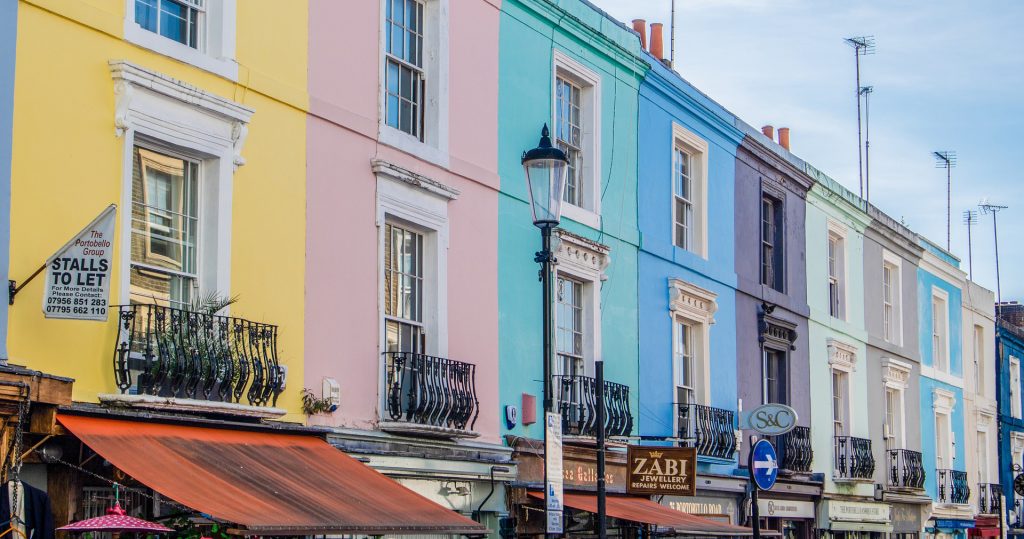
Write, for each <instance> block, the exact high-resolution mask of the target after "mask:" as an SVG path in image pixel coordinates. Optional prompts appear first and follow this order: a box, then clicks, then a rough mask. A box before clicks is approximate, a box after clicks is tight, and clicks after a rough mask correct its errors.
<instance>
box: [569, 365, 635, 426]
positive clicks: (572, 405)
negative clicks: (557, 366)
mask: <svg viewBox="0 0 1024 539" xmlns="http://www.w3.org/2000/svg"><path fill="white" fill-rule="evenodd" d="M552 378H553V382H554V384H553V385H554V388H553V390H554V393H555V409H556V410H557V411H558V412H559V413H561V414H562V433H563V434H566V435H568V436H588V437H595V436H597V379H596V378H593V377H590V376H570V375H556V376H553V377H552ZM604 405H605V426H604V432H605V435H606V436H628V435H629V433H630V432H632V431H633V414H632V412H631V411H630V408H629V386H625V385H622V384H616V383H614V382H608V381H605V383H604Z"/></svg>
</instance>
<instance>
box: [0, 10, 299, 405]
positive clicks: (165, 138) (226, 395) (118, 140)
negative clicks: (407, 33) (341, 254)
mask: <svg viewBox="0 0 1024 539" xmlns="http://www.w3.org/2000/svg"><path fill="white" fill-rule="evenodd" d="M307 13H308V10H307V7H306V2H304V1H296V2H288V3H287V5H286V6H284V7H282V4H281V3H280V2H274V1H272V0H187V1H183V2H181V1H179V2H167V1H166V0H21V1H20V3H19V5H18V23H17V49H16V54H17V56H16V67H15V79H14V80H15V82H14V84H15V86H14V110H15V111H16V112H15V115H14V120H13V140H14V143H13V149H12V164H11V203H12V204H11V206H12V211H11V247H10V278H11V279H13V280H15V281H17V285H19V286H21V288H20V289H19V291H18V293H17V295H16V297H15V300H14V304H13V305H12V306H11V307H10V311H9V316H10V320H9V326H8V327H9V333H8V348H9V350H8V351H9V362H10V363H11V364H13V365H23V366H25V367H28V368H30V369H35V370H39V371H42V372H46V373H50V374H53V375H59V376H66V377H70V378H73V379H74V380H75V383H74V394H73V399H74V400H75V401H78V402H86V403H90V402H91V403H95V402H108V401H113V402H117V400H118V397H117V396H118V395H128V396H129V397H136V398H138V397H140V396H139V395H135V394H136V393H143V394H145V393H146V392H147V391H145V388H143V390H140V389H139V384H140V383H142V384H144V385H145V384H150V385H153V386H155V388H154V387H151V388H149V391H148V393H149V394H150V397H151V398H150V399H148V401H147V402H148V403H149V404H148V405H149V406H151V407H154V406H161V405H166V404H167V402H168V399H170V398H171V397H179V399H177V400H182V402H185V403H188V402H189V401H190V400H194V401H204V400H205V401H211V402H212V401H217V402H216V404H217V405H224V406H229V407H231V406H234V407H236V408H237V410H236V412H239V411H240V412H241V413H249V412H252V413H253V414H255V415H260V412H255V411H254V410H257V409H259V408H262V409H272V408H278V409H281V410H278V411H277V412H278V413H277V415H276V416H275V417H283V418H284V419H288V420H295V421H301V420H303V419H304V416H303V415H302V414H301V389H302V380H303V369H302V366H303V365H302V358H303V333H304V331H303V330H304V323H305V320H304V314H303V312H304V304H303V302H304V299H303V298H304V288H303V282H304V278H303V276H304V272H305V266H304V265H305V176H306V165H305V162H306V158H305V153H306V140H305V139H306V126H305V122H306V116H305V115H306V111H307V110H308V97H307V92H306V87H307V82H306V77H307V42H308V37H307V34H308V30H307V28H308V16H307ZM111 204H114V205H116V206H117V211H116V224H115V228H114V238H113V241H112V242H111V249H112V253H113V257H112V261H111V266H112V267H111V270H110V277H109V279H110V287H109V304H110V306H111V307H110V308H109V310H108V312H107V316H106V320H105V321H102V320H101V321H94V320H77V319H58V318H52V317H47V315H46V314H45V313H44V309H43V308H41V307H42V305H43V301H44V299H43V298H44V294H45V288H46V286H45V285H46V280H47V275H48V274H47V272H46V271H43V272H42V273H40V274H38V276H36V277H35V278H33V279H31V280H29V277H30V276H31V275H32V274H33V273H34V272H36V270H38V269H39V268H40V267H42V266H43V265H44V263H45V262H46V261H47V258H48V257H50V256H51V255H53V254H54V253H55V252H57V251H58V250H59V249H60V248H61V246H62V245H64V244H65V243H66V242H68V241H69V240H71V239H72V238H73V237H74V236H75V235H76V234H77V233H78V232H79V231H80V230H82V229H83V227H85V226H86V225H87V224H88V223H89V222H90V221H92V220H93V219H94V218H96V217H97V216H98V215H100V213H101V212H102V211H103V210H104V208H106V207H108V206H109V205H111ZM223 298H234V299H235V301H234V303H232V304H230V305H229V306H228V307H226V308H224V309H221V310H218V311H217V312H216V313H215V314H212V312H211V313H208V314H209V316H200V317H190V316H189V315H187V314H182V313H188V312H190V311H194V310H196V306H200V307H201V309H199V310H203V309H205V308H206V307H207V306H209V304H210V303H215V302H216V301H210V300H213V299H223ZM204 299H205V300H206V301H205V302H204ZM117 305H134V307H131V308H125V309H121V310H119V309H118V308H117V307H114V306H117ZM122 313H126V314H123V315H122ZM129 326H131V328H130V330H129ZM132 332H134V333H132ZM128 341H131V342H128ZM146 343H149V348H150V349H149V350H147V349H146V348H147V344H146ZM119 345H120V346H121V347H122V348H121V350H120V354H119V351H118V346H119ZM198 348H203V349H204V350H207V351H212V352H210V353H207V354H205V355H206V356H209V355H213V356H218V358H219V359H218V360H217V361H219V363H217V362H216V361H215V362H214V363H210V362H209V361H204V360H202V358H200V357H199V356H201V355H204V354H198V353H196V354H194V355H190V351H195V350H196V349H198ZM204 357H205V356H204ZM154 358H155V359H156V360H161V359H162V360H163V363H162V364H161V365H162V366H161V367H160V368H159V369H158V370H160V372H158V373H157V372H150V373H149V378H148V379H147V378H146V372H147V369H150V368H152V365H154ZM253 358H256V360H258V361H257V363H258V364H254V363H253V361H254V359H253ZM193 359H194V360H195V361H192V360H193ZM119 361H120V363H119ZM190 361H191V362H190ZM275 365H280V366H281V367H284V368H283V369H280V370H279V371H274V372H271V370H273V369H274V368H275ZM189 369H192V370H191V371H189ZM125 373H127V375H128V377H129V380H126V379H125ZM183 373H184V374H183ZM140 376H141V378H140ZM176 376H177V378H175V377H176ZM260 377H262V378H260ZM275 377H276V378H275ZM211 379H213V380H214V381H213V382H211V381H210V380H211ZM260 379H261V380H262V381H260ZM271 379H275V380H276V379H280V380H282V382H283V384H284V388H283V390H282V391H281V392H280V395H279V396H277V395H275V393H277V387H276V386H275V385H274V383H271V382H268V380H271ZM146 380H148V381H146ZM217 380H219V381H217ZM119 382H120V383H121V384H122V385H121V387H119ZM129 382H130V383H129ZM257 382H259V384H261V387H262V388H263V389H264V390H266V391H264V392H263V393H264V394H263V395H259V394H258V393H260V391H255V393H257V395H255V396H256V399H255V400H256V406H253V403H252V397H253V394H252V393H250V390H251V389H252V386H253V385H254V384H256V383H257ZM126 385H127V386H130V387H125V386H126ZM236 386H237V387H236ZM210 394H212V395H213V396H212V397H211V396H210ZM233 394H234V395H233ZM196 396H198V398H192V399H189V398H188V397H196ZM275 397H276V403H275V402H274V400H275ZM129 400H130V399H129ZM142 400H146V399H142ZM122 404H127V405H132V406H134V405H136V404H138V403H133V402H122ZM194 404H195V403H193V405H194ZM282 412H286V413H285V415H283V416H281V413H282ZM271 415H273V414H271Z"/></svg>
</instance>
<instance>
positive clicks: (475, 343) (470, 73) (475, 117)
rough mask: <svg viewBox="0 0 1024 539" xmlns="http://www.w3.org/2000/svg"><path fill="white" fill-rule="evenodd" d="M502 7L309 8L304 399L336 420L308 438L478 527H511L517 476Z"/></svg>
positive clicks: (394, 3)
mask: <svg viewBox="0 0 1024 539" xmlns="http://www.w3.org/2000/svg"><path fill="white" fill-rule="evenodd" d="M499 9H500V1H499V0H458V1H455V0H361V1H359V2H335V1H331V0H314V1H312V2H310V13H309V24H310V28H309V40H310V43H309V51H310V52H309V99H310V114H309V116H308V121H307V126H306V129H307V133H306V134H307V140H308V145H307V163H306V166H307V171H306V173H307V193H308V197H307V207H306V212H307V215H306V217H307V240H306V241H307V244H306V253H307V264H306V268H307V270H306V320H307V326H306V338H305V347H306V360H305V378H304V380H303V383H304V387H306V388H308V389H309V390H310V392H311V393H312V394H313V395H314V396H315V397H317V398H327V399H331V400H332V403H333V404H334V405H336V409H335V410H334V411H333V412H323V413H317V414H313V415H311V416H310V419H309V422H310V424H314V425H322V426H326V427H331V428H332V432H333V434H332V435H331V440H332V443H334V444H335V445H336V446H338V447H340V448H342V449H344V450H345V451H347V452H348V453H350V454H353V455H355V456H358V457H363V458H365V459H366V460H367V461H368V462H369V464H370V465H371V466H373V467H375V468H377V469H378V470H380V471H382V472H384V473H387V474H389V475H392V476H393V477H395V478H396V479H398V480H399V481H401V482H403V483H404V484H406V485H407V486H409V487H410V488H413V489H414V490H416V491H417V492H419V493H421V494H423V495H425V496H427V497H428V498H431V499H433V500H435V501H437V502H438V503H441V504H442V505H444V506H446V507H451V508H453V509H455V510H458V511H460V512H464V513H466V514H470V513H473V512H476V515H475V516H477V517H478V518H480V519H482V520H483V521H484V522H487V521H488V520H489V519H493V518H496V517H497V516H498V513H501V512H504V505H505V504H504V499H503V497H504V496H503V491H504V489H502V488H500V485H499V487H498V488H497V489H496V492H495V494H494V495H493V496H490V498H487V496H488V492H489V491H490V486H491V482H490V479H491V474H492V467H495V466H498V467H499V468H498V469H497V472H496V473H495V474H494V476H495V477H496V478H497V479H498V480H502V479H508V478H511V477H512V476H514V469H513V467H512V466H511V465H510V464H508V461H509V453H508V451H507V449H506V448H504V447H503V444H502V442H501V440H500V438H499V430H500V424H499V421H500V420H501V418H500V417H499V412H500V405H499V402H498V305H497V300H498V299H497V298H498V294H497V277H496V276H497V275H498V268H497V249H498V245H497V234H498V232H497V222H498V183H499V181H498V172H497V171H498V159H499V156H498V155H497V133H498V129H497V117H498V111H497V107H498V104H497V95H498V21H499ZM517 157H518V156H512V158H517ZM505 158H508V156H505ZM269 202H270V201H268V203H269ZM485 499H486V503H484V501H485ZM482 503H483V504H484V505H483V507H480V506H481V504H482ZM478 508H480V509H479V512H478ZM491 524H492V525H491V526H490V527H491V529H494V530H496V529H497V528H498V526H497V523H496V522H491Z"/></svg>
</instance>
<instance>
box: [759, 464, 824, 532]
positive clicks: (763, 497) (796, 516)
mask: <svg viewBox="0 0 1024 539" xmlns="http://www.w3.org/2000/svg"><path fill="white" fill-rule="evenodd" d="M820 497H821V482H819V481H812V480H810V479H809V478H807V479H804V480H794V479H792V478H786V479H780V480H778V481H777V482H776V483H775V486H774V487H773V488H772V490H771V491H768V492H762V493H760V494H759V495H758V504H757V508H758V515H760V517H761V529H764V530H770V531H776V532H778V533H779V534H780V535H781V536H782V537H784V538H785V539H812V538H813V537H814V516H815V505H816V504H817V500H818V499H819V498H820Z"/></svg>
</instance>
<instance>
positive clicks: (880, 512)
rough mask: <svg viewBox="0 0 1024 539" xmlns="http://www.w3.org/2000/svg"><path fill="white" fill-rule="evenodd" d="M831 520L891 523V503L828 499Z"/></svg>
mask: <svg viewBox="0 0 1024 539" xmlns="http://www.w3.org/2000/svg"><path fill="white" fill-rule="evenodd" d="M828 518H829V520H843V521H848V522H879V523H885V524H888V523H889V505H888V504H884V503H867V502H844V501H838V500H829V501H828Z"/></svg>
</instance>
